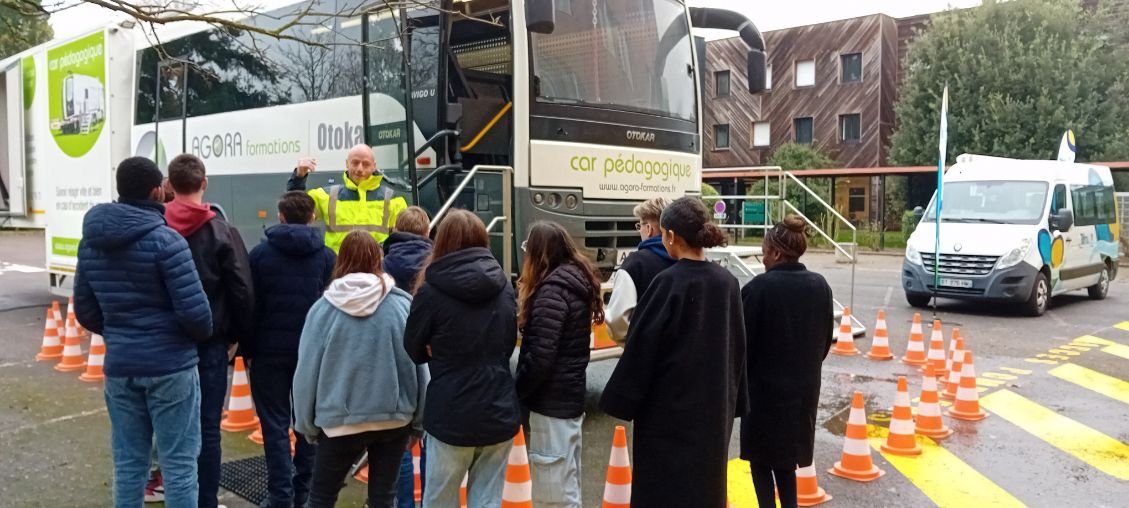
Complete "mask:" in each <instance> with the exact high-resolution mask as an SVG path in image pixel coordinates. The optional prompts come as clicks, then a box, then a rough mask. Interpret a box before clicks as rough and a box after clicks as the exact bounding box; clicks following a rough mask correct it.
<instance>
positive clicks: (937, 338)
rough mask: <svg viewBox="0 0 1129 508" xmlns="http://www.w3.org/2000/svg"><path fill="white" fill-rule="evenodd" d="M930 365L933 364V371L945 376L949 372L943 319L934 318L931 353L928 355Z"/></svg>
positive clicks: (930, 338)
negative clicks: (942, 324)
mask: <svg viewBox="0 0 1129 508" xmlns="http://www.w3.org/2000/svg"><path fill="white" fill-rule="evenodd" d="M926 360H928V361H929V365H932V366H933V373H934V374H936V375H937V377H943V376H945V375H947V374H948V373H949V371H948V369H946V368H945V336H944V332H943V329H942V328H941V320H940V319H934V320H933V334H932V335H931V336H930V337H929V354H928V355H926Z"/></svg>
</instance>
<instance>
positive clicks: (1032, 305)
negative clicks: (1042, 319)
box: [1023, 272, 1051, 317]
mask: <svg viewBox="0 0 1129 508" xmlns="http://www.w3.org/2000/svg"><path fill="white" fill-rule="evenodd" d="M1050 303H1051V284H1050V282H1048V281H1047V274H1045V273H1042V272H1039V275H1036V276H1035V284H1034V285H1033V286H1031V296H1030V297H1028V298H1027V302H1026V303H1024V304H1023V312H1024V313H1025V314H1027V315H1028V316H1036V317H1038V316H1042V315H1043V314H1044V313H1045V312H1047V306H1048V305H1049V304H1050Z"/></svg>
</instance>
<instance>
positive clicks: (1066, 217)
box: [1048, 208, 1074, 233]
mask: <svg viewBox="0 0 1129 508" xmlns="http://www.w3.org/2000/svg"><path fill="white" fill-rule="evenodd" d="M1048 222H1049V223H1050V226H1051V229H1053V230H1055V231H1061V232H1063V233H1065V232H1067V231H1070V228H1072V227H1074V212H1072V211H1070V210H1068V209H1066V208H1059V209H1058V212H1057V213H1052V214H1051V217H1050V219H1049V220H1048Z"/></svg>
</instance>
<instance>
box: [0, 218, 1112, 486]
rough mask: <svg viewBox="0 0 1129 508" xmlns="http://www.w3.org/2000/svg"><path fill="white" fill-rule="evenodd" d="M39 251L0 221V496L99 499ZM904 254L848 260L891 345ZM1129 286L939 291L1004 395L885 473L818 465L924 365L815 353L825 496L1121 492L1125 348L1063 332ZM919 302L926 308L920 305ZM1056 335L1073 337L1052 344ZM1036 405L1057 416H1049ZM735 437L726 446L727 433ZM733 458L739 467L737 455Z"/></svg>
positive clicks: (867, 313) (93, 428) (592, 461)
mask: <svg viewBox="0 0 1129 508" xmlns="http://www.w3.org/2000/svg"><path fill="white" fill-rule="evenodd" d="M43 259H44V255H43V240H42V235H41V234H39V233H31V234H11V233H5V232H0V450H2V451H3V452H2V453H0V506H18V507H22V506H106V505H108V504H109V500H110V486H109V484H110V457H109V423H108V419H107V417H106V414H105V409H104V402H103V400H102V396H101V386H100V385H98V384H88V383H83V382H81V381H78V380H77V379H76V377H77V376H75V375H73V374H65V373H60V372H56V371H55V370H53V369H51V368H49V366H48V365H45V364H42V363H36V362H34V361H33V360H32V358H33V357H34V354H35V353H36V351H37V350H38V347H39V341H40V338H41V334H42V326H43V314H44V309H45V308H46V306H47V305H49V295H47V293H46V286H47V276H46V274H45V273H28V272H29V270H28V269H27V268H25V267H32V268H34V267H42V266H43ZM805 261H807V262H808V264H809V266H810V267H811V268H812V269H814V270H817V271H819V272H821V273H823V274H824V275H825V276H826V277H827V278H828V280H829V281H830V282H831V284H832V287H833V288H834V289H835V291H836V295H837V296H840V295H842V296H841V298H840V299H841V300H843V301H846V300H847V299H848V298H847V297H846V294H847V293H848V291H849V284H848V281H849V280H850V272H849V266H848V265H840V264H836V263H835V262H834V259H833V257H832V256H830V255H826V254H812V255H809V256H808V257H807V258H806V259H805ZM9 263H15V264H16V265H18V266H13V265H11V264H9ZM900 265H901V258H900V257H890V256H881V255H870V256H864V257H863V259H862V260H861V262H860V264H859V265H858V266H857V272H856V281H857V283H856V287H855V306H854V313H855V315H856V316H858V317H859V318H860V319H862V320H863V321H864V322H865V323H866V325H867V326H868V327H873V324H874V323H873V321H874V319H875V315H876V313H877V311H878V310H879V309H885V310H886V312H887V320H888V322H889V325H890V342H891V347H892V349H893V351H894V353H895V355H899V356H900V355H901V354H902V353H903V352H904V350H905V343H906V340H907V337H908V333H909V326H910V321H911V320H912V317H913V313H914V312H915V309H912V308H910V307H909V306H908V305H907V304H906V303H905V301H904V298H903V296H902V294H901V291H900V290H899V269H900ZM1123 275H1125V274H1123ZM1126 279H1129V276H1126ZM1127 302H1129V282H1127V281H1126V280H1119V281H1115V282H1114V283H1113V284H1112V285H1111V289H1110V297H1109V298H1108V299H1107V300H1105V301H1102V302H1094V301H1090V300H1089V299H1087V298H1086V296H1085V293H1084V292H1083V293H1076V294H1071V295H1067V296H1063V297H1059V298H1057V299H1056V300H1055V302H1054V305H1053V307H1052V308H1051V310H1050V311H1049V312H1048V314H1047V315H1046V316H1044V317H1041V318H1029V317H1023V316H1020V315H1018V314H1017V313H1016V312H1014V311H1011V310H1010V309H1007V308H1000V307H993V306H983V305H970V304H961V303H956V302H945V301H942V304H941V306H940V307H939V308H938V316H939V317H940V319H942V320H943V322H944V326H945V331H946V336H947V335H948V334H949V330H950V326H960V327H961V330H962V333H963V335H964V336H965V338H966V341H967V342H968V344H969V347H970V349H971V350H972V351H973V353H974V355H975V363H976V368H977V372H978V373H979V374H980V378H981V383H982V384H996V385H995V386H991V387H987V386H985V388H986V391H984V392H983V393H981V397H988V396H989V395H991V394H995V393H997V392H1001V393H1002V391H1006V393H1003V395H1004V396H1007V397H1008V398H1007V399H1006V400H1004V399H1003V398H1001V397H999V396H997V398H996V400H995V402H999V403H1000V404H1001V407H1000V411H1001V412H999V413H998V412H996V411H989V413H990V416H989V417H988V418H987V419H986V420H984V421H981V422H976V423H970V422H958V421H955V420H951V419H949V418H946V419H945V422H946V424H948V425H950V426H951V427H952V428H953V429H954V430H955V433H954V435H953V436H952V437H950V438H948V439H946V440H944V441H942V442H941V447H940V448H936V447H934V448H930V450H931V453H929V454H927V455H928V456H922V457H919V458H918V459H913V461H911V462H907V461H904V460H903V461H900V462H899V463H898V464H897V465H895V464H893V463H891V462H890V461H888V460H886V459H885V458H884V457H883V456H882V455H881V454H879V453H878V452H877V451H875V452H874V453H873V454H872V455H873V457H874V462H875V464H876V465H878V467H880V468H882V469H884V470H885V471H886V474H885V475H884V476H883V477H881V478H879V479H878V480H876V481H874V482H871V483H865V484H863V483H857V482H852V481H848V480H843V479H840V478H837V477H834V476H831V475H829V474H827V473H826V469H827V468H829V467H831V465H832V463H833V462H834V461H836V460H838V458H839V454H840V451H841V449H842V444H843V437H842V434H843V429H844V425H845V421H846V414H847V408H848V407H849V405H850V397H851V394H852V392H853V391H854V390H861V391H862V392H863V393H864V395H865V397H866V403H867V411H868V413H869V414H870V416H871V423H873V424H874V425H875V426H885V425H886V423H885V422H886V418H885V414H884V413H883V412H882V411H883V410H884V409H885V408H889V407H890V406H891V404H892V403H893V398H894V391H895V385H896V379H897V376H898V375H906V376H907V378H908V380H909V384H910V392H911V397H916V395H917V391H918V390H919V388H920V375H919V374H918V373H917V372H916V370H914V369H911V368H910V367H908V366H905V365H903V364H902V363H900V362H897V361H894V362H884V363H878V362H872V361H869V360H867V359H865V358H863V357H840V356H834V355H832V356H830V357H829V358H828V360H827V361H826V362H825V364H824V375H823V386H824V387H823V395H822V398H821V401H820V410H819V415H818V422H819V430H818V432H817V435H816V468H817V470H818V471H819V475H818V479H819V483H820V486H822V487H824V488H825V489H826V490H827V492H828V493H829V494H831V495H832V496H834V500H833V501H831V502H830V503H829V504H828V506H930V505H934V504H941V505H954V506H957V505H962V504H964V502H965V501H968V500H969V499H978V500H979V502H978V503H975V504H980V505H986V504H993V503H994V504H1004V503H1007V502H1018V503H1022V504H1027V505H1030V506H1079V505H1085V506H1124V505H1125V499H1124V498H1125V492H1126V491H1127V489H1129V487H1127V485H1129V478H1127V477H1121V475H1124V474H1129V473H1126V472H1125V469H1124V468H1125V467H1126V466H1125V464H1129V456H1126V455H1124V453H1125V449H1126V443H1129V406H1127V405H1126V404H1129V400H1126V399H1124V397H1126V395H1127V393H1129V392H1126V391H1125V390H1126V385H1124V382H1125V380H1129V358H1124V357H1120V356H1117V355H1116V354H1112V353H1111V352H1109V351H1114V352H1116V351H1119V350H1117V349H1116V348H1115V347H1105V348H1103V347H1100V346H1098V347H1094V344H1093V343H1085V342H1074V343H1073V344H1070V343H1071V341H1072V340H1074V339H1075V338H1077V337H1083V336H1087V335H1090V336H1096V337H1099V338H1102V339H1106V340H1108V341H1112V343H1115V344H1120V345H1122V346H1124V345H1129V331H1124V330H1121V329H1116V328H1113V325H1115V324H1117V323H1120V322H1122V321H1125V320H1129V309H1127V308H1126V303H1127ZM924 317H925V318H926V319H928V318H929V313H928V312H925V313H924ZM927 333H928V332H927ZM1067 344H1070V346H1071V347H1068V348H1063V347H1061V346H1063V345H1067ZM857 345H858V346H859V348H860V349H861V350H862V351H863V352H865V351H867V350H868V349H869V347H870V340H869V339H868V338H866V339H857ZM1107 350H1109V351H1107ZM1068 353H1074V354H1068ZM1063 364H1070V365H1071V366H1081V367H1084V368H1085V369H1089V370H1091V371H1096V372H1098V373H1101V374H1104V375H1105V376H1108V377H1109V378H1100V379H1099V380H1098V381H1093V379H1092V378H1091V379H1090V380H1089V381H1086V382H1082V384H1079V383H1078V382H1071V381H1067V380H1064V379H1060V378H1059V377H1056V376H1055V375H1052V374H1051V373H1050V372H1051V371H1052V370H1054V369H1056V368H1059V367H1062V365H1063ZM614 366H615V360H609V361H603V362H597V363H594V364H592V365H591V366H590V367H589V370H588V373H589V376H588V406H589V413H588V415H587V418H586V421H585V425H584V429H585V432H584V457H583V458H584V474H583V476H584V486H583V487H584V504H585V506H599V502H600V498H601V495H602V492H603V483H604V475H605V468H606V464H607V460H608V453H609V450H610V446H611V435H612V432H613V429H614V426H615V424H616V423H617V422H616V421H615V420H614V419H612V418H610V417H608V416H606V415H602V414H600V413H599V411H598V410H597V409H596V401H597V400H598V398H599V393H600V390H601V389H602V387H603V386H604V384H605V383H606V381H607V379H608V377H609V376H610V374H611V371H612V369H613V368H614ZM1070 368H1072V369H1073V368H1074V367H1070ZM1056 372H1061V371H1056ZM1109 379H1113V381H1114V382H1113V383H1112V384H1111V382H1110V381H1109ZM1103 380H1104V381H1103ZM1118 380H1120V382H1121V383H1122V384H1120V385H1119V384H1117V383H1116V381H1118ZM1012 394H1016V395H1018V396H1019V399H1020V400H1022V401H1027V402H1030V403H1031V404H1033V405H1034V409H1033V408H1032V407H1031V406H1030V404H1027V405H1021V406H1022V407H1019V406H1017V405H1016V402H1015V400H1016V399H1015V397H1012V396H1011V395H1012ZM1119 397H1121V398H1119ZM1024 404H1026V402H1024ZM1040 407H1041V408H1046V409H1045V411H1046V412H1049V413H1051V414H1052V415H1059V416H1058V417H1047V416H1046V415H1045V414H1044V413H1041V412H1039V409H1038V408H1040ZM1047 418H1051V419H1050V420H1047ZM1054 418H1059V419H1054ZM1032 422H1035V423H1032ZM1056 436H1058V437H1056ZM1106 436H1108V437H1106ZM1103 437H1104V440H1103V439H1102V438H1103ZM260 450H261V448H259V447H258V446H257V445H255V444H253V443H251V442H250V441H248V440H247V439H246V438H245V436H244V435H242V434H230V433H225V437H224V459H225V461H226V460H231V459H237V458H243V457H248V456H252V455H254V454H256V453H260ZM730 450H731V456H733V457H735V456H736V450H737V437H736V436H734V437H733V440H732V443H731V446H730ZM1119 463H1120V464H1121V465H1120V466H1119V465H1118V464H1119ZM732 466H733V470H737V469H739V465H738V464H733V465H732ZM729 482H730V498H731V501H732V502H733V504H734V505H735V506H738V507H744V506H755V503H753V504H750V503H751V501H750V496H751V486H750V485H749V482H748V481H747V480H745V479H744V477H743V475H738V474H732V475H731V476H730V479H729ZM965 496H968V497H965ZM362 497H363V488H362V487H361V486H359V485H357V483H356V482H354V481H350V482H349V486H348V487H347V488H346V489H345V491H344V492H343V494H342V499H341V506H359V504H360V500H361V498H362ZM222 502H224V503H226V504H227V505H228V506H229V507H232V508H234V507H242V506H250V504H249V503H246V502H244V501H242V500H241V499H239V498H237V497H235V496H234V495H232V494H230V493H228V494H225V495H224V498H223V499H222Z"/></svg>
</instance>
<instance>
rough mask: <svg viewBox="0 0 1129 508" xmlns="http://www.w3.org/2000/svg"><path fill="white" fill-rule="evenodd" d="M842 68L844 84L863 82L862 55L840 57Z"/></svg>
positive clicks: (841, 79) (852, 54)
mask: <svg viewBox="0 0 1129 508" xmlns="http://www.w3.org/2000/svg"><path fill="white" fill-rule="evenodd" d="M839 62H840V67H842V68H843V76H842V77H841V78H840V81H841V82H843V83H854V82H856V81H862V53H850V54H846V55H840V56H839Z"/></svg>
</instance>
